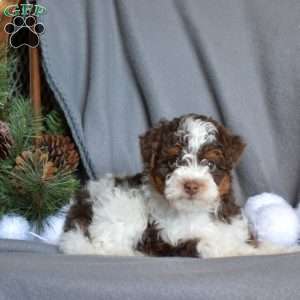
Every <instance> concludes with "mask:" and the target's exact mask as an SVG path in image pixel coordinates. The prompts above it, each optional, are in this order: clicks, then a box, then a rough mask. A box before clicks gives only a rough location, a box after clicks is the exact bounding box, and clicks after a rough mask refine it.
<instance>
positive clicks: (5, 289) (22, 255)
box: [0, 241, 300, 300]
mask: <svg viewBox="0 0 300 300" xmlns="http://www.w3.org/2000/svg"><path fill="white" fill-rule="evenodd" d="M0 267H1V269H0V272H1V273H0V299H1V300H2V299H5V300H7V299H9V300H26V299H31V300H41V299H49V300H50V299H51V300H52V299H55V300H67V299H72V300H74V299H80V300H81V299H84V300H87V299H101V300H153V299H158V300H163V299H166V300H168V299H170V300H181V299H182V300H187V299H188V300H193V299H195V300H211V299H222V300H240V299H249V300H250V299H262V300H274V299H278V300H288V299H290V300H295V299H299V297H300V288H299V270H300V256H299V255H298V256H297V255H284V256H268V257H244V258H230V259H229V258H226V259H212V260H210V259H208V260H199V259H192V258H190V259H189V258H141V257H135V258H132V257H105V258H104V257H95V256H94V257H88V256H82V257H78V256H64V255H61V254H57V253H56V249H55V248H54V247H50V246H48V247H47V246H45V245H41V244H39V243H30V242H27V243H23V242H16V241H0Z"/></svg>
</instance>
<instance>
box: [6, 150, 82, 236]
mask: <svg viewBox="0 0 300 300" xmlns="http://www.w3.org/2000/svg"><path fill="white" fill-rule="evenodd" d="M47 158H48V157H47V154H46V153H41V152H38V151H37V152H35V153H32V152H30V154H29V155H28V156H26V157H25V158H24V159H23V160H22V161H18V164H17V165H16V167H14V168H13V170H9V168H8V169H6V170H3V169H2V172H1V173H2V174H5V175H2V176H0V190H1V188H2V187H4V189H2V194H1V192H0V207H1V208H2V211H1V210H0V213H2V214H3V213H7V212H14V213H17V214H20V215H22V216H24V217H26V218H27V220H29V221H30V222H32V223H33V224H34V226H35V227H36V228H37V230H39V231H40V230H42V227H43V223H44V220H45V219H46V218H47V217H48V216H50V215H53V214H56V213H57V212H58V211H59V210H60V209H61V207H63V206H64V205H66V204H67V203H68V202H69V199H70V198H71V196H72V194H73V193H74V192H75V191H76V190H77V189H78V187H79V181H78V180H77V179H75V177H74V176H73V174H72V173H71V172H66V171H64V170H60V169H58V170H56V169H51V168H52V165H51V162H49V161H48V159H47ZM8 199H9V201H8Z"/></svg>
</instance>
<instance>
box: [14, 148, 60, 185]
mask: <svg viewBox="0 0 300 300" xmlns="http://www.w3.org/2000/svg"><path fill="white" fill-rule="evenodd" d="M28 164H29V165H31V166H32V167H33V168H34V169H36V168H37V167H39V169H40V170H41V178H42V180H47V179H48V178H50V177H52V176H53V175H55V173H56V172H57V168H56V167H55V166H54V163H53V162H52V161H50V160H49V155H48V153H44V152H42V151H41V150H39V149H37V150H34V151H29V150H28V151H24V152H23V153H22V154H21V155H19V156H18V157H17V158H16V166H15V168H14V170H15V171H25V169H26V167H27V166H28Z"/></svg>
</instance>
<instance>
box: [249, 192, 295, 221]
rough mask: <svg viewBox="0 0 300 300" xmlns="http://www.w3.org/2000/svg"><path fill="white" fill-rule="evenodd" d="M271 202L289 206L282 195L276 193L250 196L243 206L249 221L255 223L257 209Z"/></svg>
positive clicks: (271, 203)
mask: <svg viewBox="0 0 300 300" xmlns="http://www.w3.org/2000/svg"><path fill="white" fill-rule="evenodd" d="M273 204H276V205H284V206H289V204H288V203H287V202H286V201H285V200H284V199H283V198H282V197H280V196H278V195H276V194H272V193H262V194H259V195H255V196H252V197H250V198H249V199H248V201H247V202H246V204H245V207H244V213H245V215H246V217H247V218H248V220H249V221H250V223H252V224H255V223H256V218H257V213H258V211H259V210H260V209H262V208H263V207H265V206H268V205H273Z"/></svg>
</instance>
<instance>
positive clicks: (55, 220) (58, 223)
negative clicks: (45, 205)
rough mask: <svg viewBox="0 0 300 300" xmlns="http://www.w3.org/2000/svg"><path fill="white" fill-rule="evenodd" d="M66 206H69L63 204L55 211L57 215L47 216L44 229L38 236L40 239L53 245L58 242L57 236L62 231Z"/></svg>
mask: <svg viewBox="0 0 300 300" xmlns="http://www.w3.org/2000/svg"><path fill="white" fill-rule="evenodd" d="M68 208H69V206H65V207H63V208H62V209H61V210H60V211H59V212H58V213H57V215H55V216H50V217H49V218H47V220H46V221H45V227H44V230H43V232H42V234H41V236H40V239H41V240H43V241H44V242H46V243H49V244H54V245H56V244H57V243H58V240H59V237H60V235H61V233H62V232H63V227H64V223H65V219H66V213H67V211H68Z"/></svg>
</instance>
